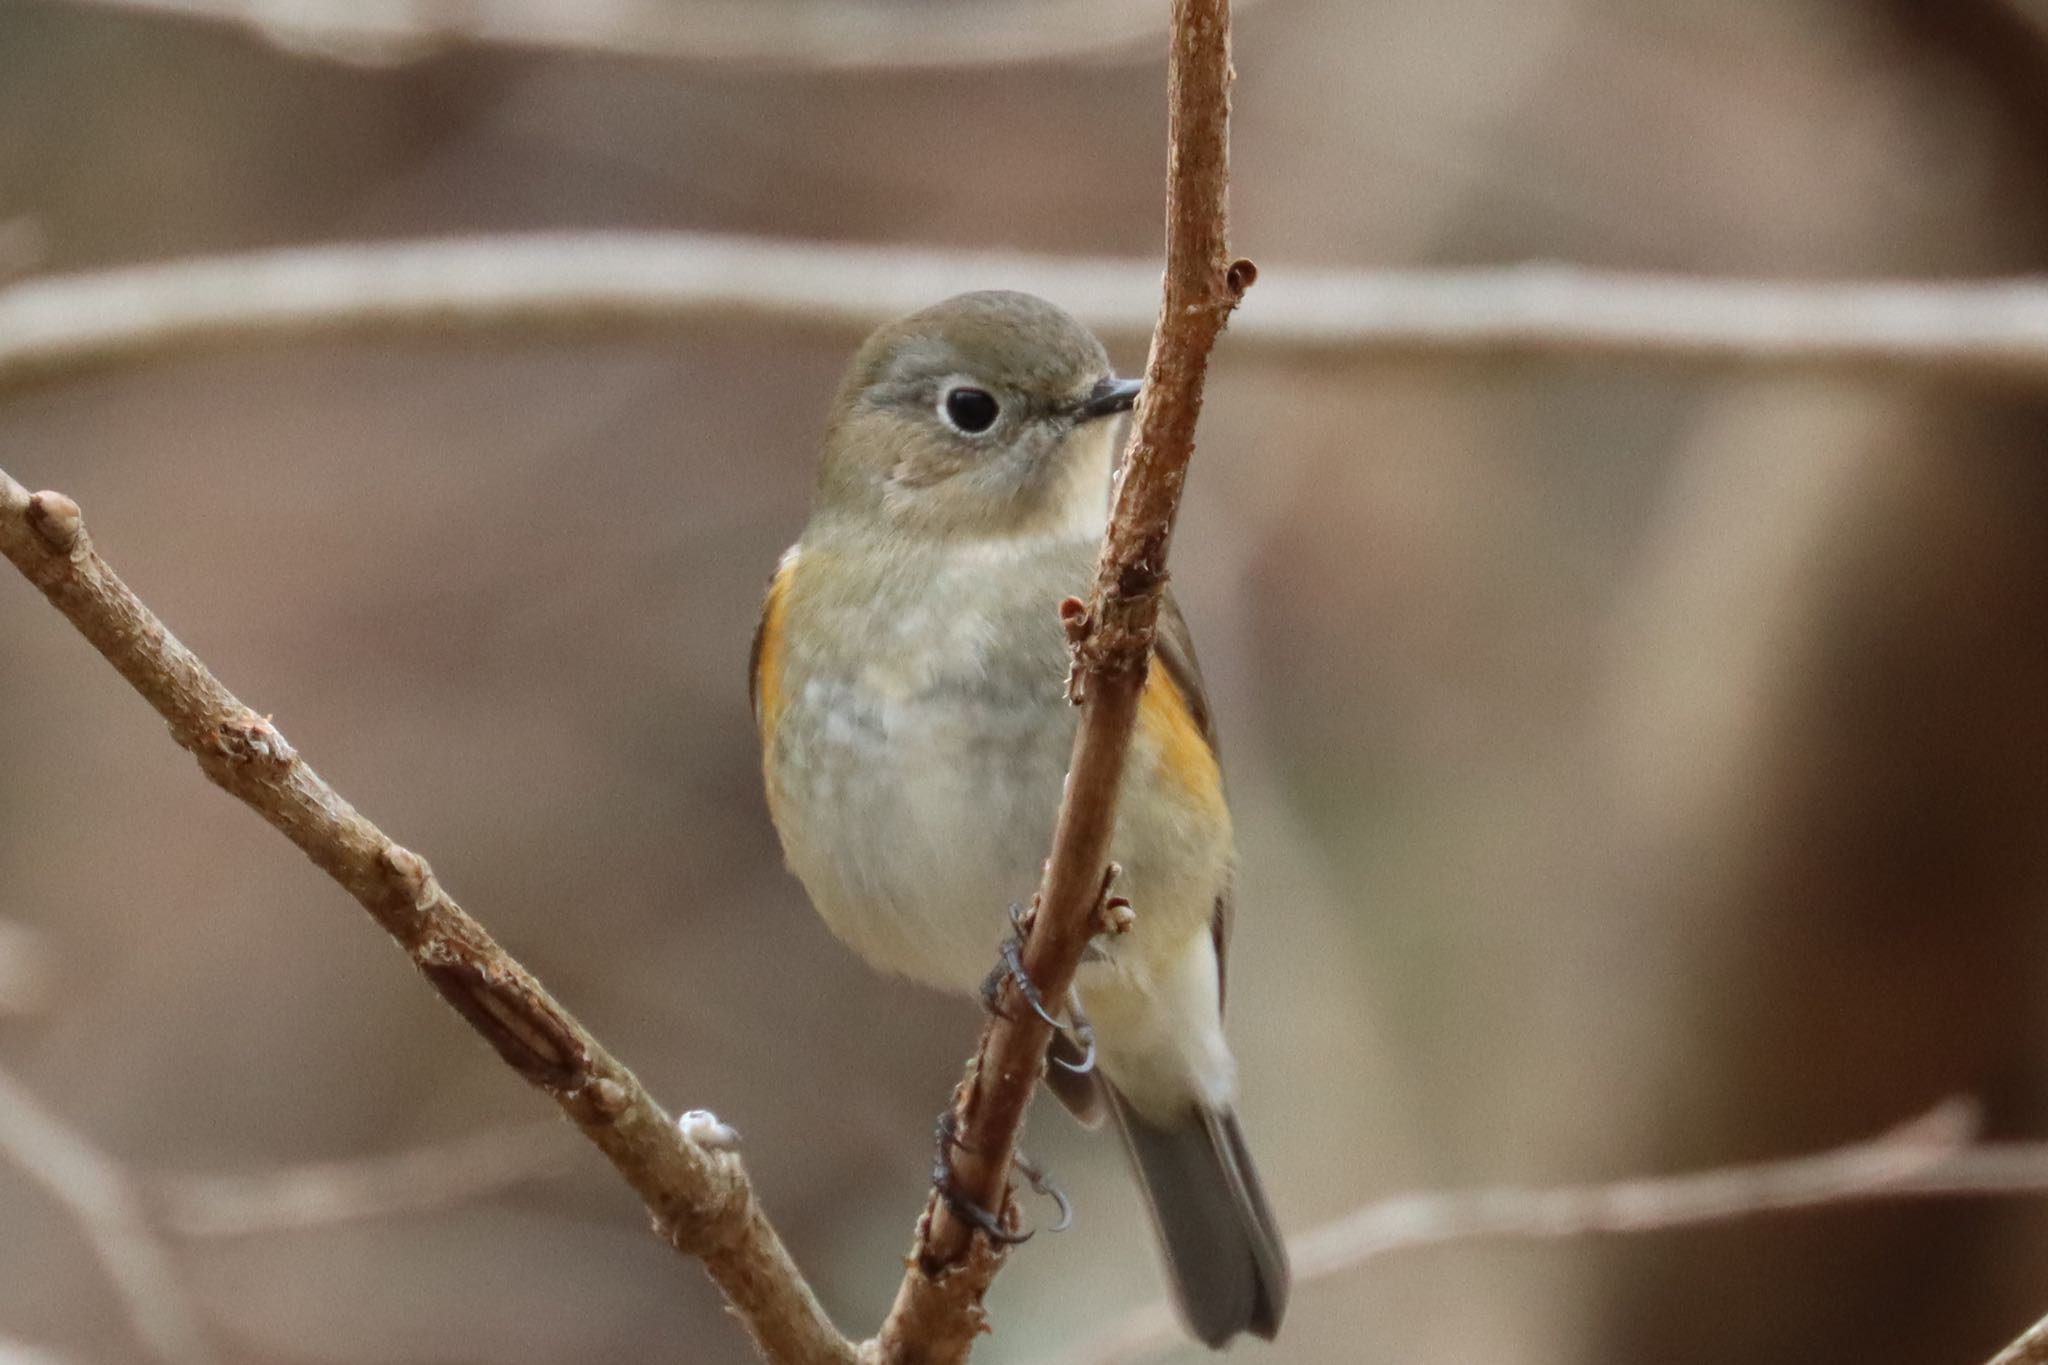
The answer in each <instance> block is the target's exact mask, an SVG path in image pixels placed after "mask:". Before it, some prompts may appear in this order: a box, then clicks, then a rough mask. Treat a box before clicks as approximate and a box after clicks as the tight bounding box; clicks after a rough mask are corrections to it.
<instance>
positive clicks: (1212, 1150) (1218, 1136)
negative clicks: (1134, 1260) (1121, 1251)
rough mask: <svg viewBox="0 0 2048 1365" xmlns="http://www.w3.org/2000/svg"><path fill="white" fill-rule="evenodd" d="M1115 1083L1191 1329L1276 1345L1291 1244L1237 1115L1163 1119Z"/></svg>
mask: <svg viewBox="0 0 2048 1365" xmlns="http://www.w3.org/2000/svg"><path fill="white" fill-rule="evenodd" d="M1106 1088H1107V1087H1106ZM1108 1089H1109V1093H1110V1097H1111V1106H1110V1107H1111V1110H1112V1112H1113V1113H1114V1114H1115V1115H1116V1123H1117V1128H1118V1130H1119V1131H1120V1132H1122V1134H1123V1138H1124V1146H1125V1147H1126V1148H1128V1149H1129V1150H1130V1153H1131V1161H1132V1164H1133V1165H1134V1166H1136V1167H1137V1171H1138V1183H1139V1185H1140V1186H1141V1187H1142V1188H1143V1189H1144V1191H1145V1203H1146V1204H1147V1205H1148V1206H1149V1207H1150V1209H1151V1210H1152V1224H1153V1226H1154V1227H1155V1228H1156V1229H1157V1230H1158V1233H1159V1245H1160V1247H1161V1248H1162V1249H1163V1250H1164V1251H1165V1253H1166V1273H1167V1278H1168V1279H1170V1280H1172V1282H1173V1297H1174V1299H1175V1301H1176V1302H1177V1303H1178V1304H1179V1305H1180V1313H1181V1317H1182V1319H1183V1320H1184V1321H1185V1322H1186V1323H1187V1325H1188V1329H1189V1330H1190V1331H1191V1332H1193V1333H1194V1334H1195V1336H1197V1337H1199V1338H1200V1339H1201V1340H1202V1341H1203V1342H1204V1343H1205V1344H1206V1345H1209V1346H1211V1347H1220V1346H1222V1345H1223V1344H1225V1343H1226V1342H1228V1341H1229V1340H1230V1339H1231V1338H1232V1337H1234V1336H1236V1335H1237V1334H1238V1333H1239V1332H1250V1333H1252V1334H1253V1335H1255V1336H1261V1337H1264V1338H1266V1340H1268V1341H1271V1340H1272V1339H1273V1334H1274V1333H1275V1332H1277V1331H1279V1330H1280V1318H1281V1315H1282V1314H1283V1313H1285V1312H1286V1311H1287V1280H1288V1275H1287V1249H1286V1247H1285V1245H1284V1244H1283V1243H1282V1241H1281V1238H1280V1229H1279V1227H1278V1226H1277V1225H1275V1223H1274V1222H1273V1212H1272V1210H1271V1209H1269V1208H1267V1207H1266V1195H1265V1191H1263V1190H1261V1189H1260V1188H1259V1175H1258V1172H1257V1171H1255V1170H1254V1169H1252V1160H1251V1156H1250V1154H1248V1153H1247V1152H1246V1151H1245V1147H1244V1134H1243V1133H1242V1132H1241V1131H1240V1130H1239V1128H1238V1126H1237V1116H1236V1115H1235V1114H1232V1113H1230V1112H1228V1111H1223V1112H1220V1113H1219V1112H1211V1111H1207V1110H1201V1109H1190V1110H1188V1111H1187V1113H1186V1114H1185V1115H1184V1116H1183V1117H1181V1118H1180V1119H1178V1120H1176V1121H1174V1122H1172V1123H1170V1124H1158V1123H1154V1122H1153V1121H1152V1120H1151V1119H1148V1118H1146V1117H1145V1116H1144V1115H1142V1114H1140V1113H1138V1112H1137V1111H1136V1110H1134V1109H1133V1108H1131V1105H1130V1103H1129V1101H1127V1100H1125V1099H1124V1097H1123V1096H1122V1095H1119V1094H1117V1093H1116V1091H1115V1089H1114V1088H1108Z"/></svg>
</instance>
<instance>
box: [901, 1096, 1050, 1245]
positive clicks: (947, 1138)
mask: <svg viewBox="0 0 2048 1365" xmlns="http://www.w3.org/2000/svg"><path fill="white" fill-rule="evenodd" d="M956 1147H958V1148H960V1149H961V1150H962V1151H965V1150H967V1148H966V1147H965V1145H964V1144H963V1143H962V1142H961V1141H960V1130H959V1128H958V1126H957V1125H956V1124H955V1122H954V1120H953V1111H952V1110H950V1109H948V1110H947V1111H946V1112H945V1113H943V1114H941V1115H939V1152H938V1158H937V1159H936V1160H935V1161H933V1163H932V1189H933V1191H934V1192H935V1193H936V1194H937V1195H938V1196H939V1198H940V1199H941V1200H943V1201H944V1202H945V1205H946V1207H947V1208H949V1209H951V1210H952V1211H953V1216H954V1217H955V1218H958V1219H959V1220H960V1221H961V1222H963V1223H965V1224H967V1225H968V1226H969V1227H971V1228H974V1229H975V1230H976V1231H978V1232H980V1233H981V1235H982V1236H984V1237H986V1238H988V1239H989V1241H991V1242H994V1243H995V1244H996V1245H997V1246H1006V1247H1009V1246H1016V1245H1017V1244H1018V1243H1019V1242H1028V1241H1030V1240H1031V1234H1032V1232H1033V1231H1034V1229H1031V1228H1025V1229H1024V1230H1023V1231H1021V1232H1020V1231H1017V1230H1016V1229H1014V1228H1012V1227H1010V1226H1009V1224H1008V1223H1006V1222H1005V1221H1004V1220H1003V1219H1002V1217H1001V1216H999V1215H997V1214H993V1213H990V1212H989V1211H988V1210H987V1209H985V1208H983V1207H982V1206H981V1205H979V1204H977V1203H975V1202H974V1201H973V1200H971V1199H969V1198H968V1197H967V1196H966V1195H964V1194H962V1193H960V1187H959V1185H958V1183H957V1182H955V1180H954V1179H953V1149H954V1148H956ZM1033 1188H1034V1189H1035V1188H1037V1187H1036V1185H1034V1186H1033ZM1065 1202H1066V1201H1065V1200H1061V1204H1062V1206H1063V1207H1064V1205H1065Z"/></svg>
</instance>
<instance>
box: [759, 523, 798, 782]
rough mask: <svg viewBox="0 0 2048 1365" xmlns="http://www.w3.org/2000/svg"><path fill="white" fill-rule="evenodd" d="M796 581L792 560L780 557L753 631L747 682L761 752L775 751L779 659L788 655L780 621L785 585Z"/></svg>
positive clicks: (780, 699)
mask: <svg viewBox="0 0 2048 1365" xmlns="http://www.w3.org/2000/svg"><path fill="white" fill-rule="evenodd" d="M795 577H796V556H795V555H785V556H783V559H782V563H781V564H780V565H779V566H778V567H777V568H776V570H775V579H774V581H773V582H771V583H770V584H769V585H768V601H767V602H766V603H765V604H763V606H762V608H761V624H760V626H759V628H757V629H756V630H755V631H754V657H753V661H752V669H751V671H750V676H749V678H748V680H747V682H748V691H749V693H750V694H751V695H752V697H753V702H754V722H755V724H757V725H759V726H760V727H761V747H762V749H763V751H764V752H773V750H774V748H775V725H776V722H777V721H779V720H781V719H782V709H783V707H784V705H785V704H787V702H788V700H789V694H788V693H787V692H786V691H785V690H784V689H783V685H782V664H783V659H784V658H785V657H786V655H787V654H788V651H789V640H788V637H787V635H786V634H785V633H784V618H786V617H787V616H788V615H789V585H790V581H791V580H792V579H794V578H795Z"/></svg>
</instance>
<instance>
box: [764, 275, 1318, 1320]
mask: <svg viewBox="0 0 2048 1365" xmlns="http://www.w3.org/2000/svg"><path fill="white" fill-rule="evenodd" d="M1135 392H1136V385H1135V384H1133V383H1131V382H1130V381H1124V380H1118V379H1117V378H1116V377H1115V376H1114V375H1113V374H1112V373H1111V370H1110V366H1109V361H1108V357H1107V355H1106V353H1105V352H1104V351H1103V349H1102V346H1101V343H1100V342H1098V341H1097V340H1096V339H1095V338H1094V336H1092V335H1091V334H1090V333H1089V332H1088V331H1087V330H1086V329H1085V328H1083V327H1082V326H1081V325H1080V324H1079V323H1078V322H1076V321H1075V320H1074V319H1073V318H1071V317H1070V316H1068V315H1067V314H1066V313H1064V312H1062V311H1061V310H1060V309H1058V308H1056V307H1054V306H1053V305H1051V304H1049V303H1046V302H1044V301H1043V300H1040V299H1036V298H1032V297H1030V296H1028V295H1023V294H1013V293H1002V292H993V291H992V292H985V293H977V294H965V295H962V296H960V297H958V298H955V299H950V300H948V301H946V302H945V303H942V304H939V305H937V306H936V307H933V308H929V309H926V310H925V311H923V312H921V313H917V314H914V315H912V316H911V317H908V318H905V319H903V320H902V321H900V322H896V323H892V324H890V325H888V326H886V327H883V328H881V329H880V330H879V331H877V332H876V333H875V334H874V335H873V336H872V337H870V338H869V339H868V341H867V342H866V344H865V345H863V346H862V347H861V349H860V351H859V352H858V353H857V354H856V355H855V356H854V358H853V361H852V363H851V364H850V365H849V367H848V369H847V374H846V377H845V379H844V381H843V382H842V383H841V385H840V388H839V391H838V394H837V396H836V398H835V399H834V402H833V405H832V412H831V416H830V419H829V421H828V424H827V428H826V435H825V443H824V453H823V458H822V460H821V462H820V465H819V473H818V483H817V495H816V500H815V503H814V505H813V509H812V514H811V518H810V522H809V524H808V525H807V526H806V527H805V528H804V532H803V535H802V536H801V538H800V539H799V540H798V541H797V543H796V544H795V545H794V546H792V547H791V548H790V550H789V551H788V553H786V554H785V555H784V556H783V560H782V563H781V566H780V567H779V569H778V570H777V572H776V575H775V579H774V582H773V584H772V586H771V588H770V591H769V596H768V601H767V604H766V607H765V609H764V611H763V614H762V620H761V628H760V631H759V632H758V635H757V638H756V641H755V647H754V659H753V667H752V687H753V696H754V710H755V715H756V718H757V720H758V722H759V726H760V731H761V739H762V751H763V761H762V767H763V774H764V777H765V779H766V783H767V789H768V799H769V806H770V810H771V812H772V813H773V816H774V819H775V824H776V829H777V831H778V833H779V834H780V836H781V839H782V845H783V850H784V853H785V855H786V856H787V859H788V861H789V865H790V867H791V869H792V870H793V871H795V873H796V874H797V876H798V878H799V879H800V880H801V881H802V882H803V884H804V887H805V889H806V890H807V891H808V892H809V894H810V897H811V900H812V902H813V904H815V905H816V907H817V909H818V912H819V914H820V915H821V916H822V917H823V918H824V920H825V922H826V923H827V925H829V926H830V927H831V928H832V930H833V931H834V932H835V933H837V934H838V935H839V936H840V937H841V938H842V939H844V940H845V941H846V942H847V943H848V944H850V945H851V946H852V947H853V948H854V949H855V950H856V951H857V952H859V953H860V954H861V955H862V956H863V957H865V958H867V959H868V960H869V961H870V962H872V963H874V964H875V965H876V966H879V967H881V968H883V969H885V970H888V971H891V972H895V973H898V974H900V975H903V976H907V977H910V978H913V979H916V980H920V981H923V982H926V983H928V984H931V985H935V986H938V987H941V988H944V989H949V990H955V991H974V990H976V989H977V988H978V987H979V985H980V983H981V981H982V980H983V978H984V977H985V976H986V975H987V973H988V971H989V969H990V968H991V966H992V965H993V964H994V963H995V961H996V959H997V952H998V949H999V946H1000V944H1001V941H1002V938H1003V936H1004V935H1005V934H1007V933H1008V932H1009V922H1008V915H1007V908H1008V907H1009V906H1011V905H1013V904H1016V903H1018V902H1020V901H1023V900H1026V899H1028V898H1029V896H1030V895H1031V892H1032V890H1033V888H1034V887H1035V886H1036V885H1037V881H1038V869H1039V865H1040V863H1041V862H1042V861H1043V859H1044V857H1045V851H1046V849H1047V847H1048V846H1049V845H1050V842H1051V835H1052V826H1053V820H1054V816H1055V814H1056V812H1057V809H1058V805H1059V800H1060V793H1061V784H1062V782H1063V780H1064V777H1065V772H1066V764H1067V760H1068V757H1069V754H1070V752H1071V749H1072V745H1073V736H1074V727H1075V723H1076V720H1075V713H1074V710H1073V708H1072V707H1071V706H1069V705H1068V704H1067V702H1066V699H1065V692H1064V681H1065V677H1066V667H1067V656H1066V645H1065V639H1064V636H1063V634H1062V631H1061V628H1060V625H1059V621H1058V617H1057V606H1058V604H1059V602H1060V601H1061V600H1062V599H1063V598H1065V597H1067V596H1069V595H1077V594H1084V593H1085V592H1086V590H1087V587H1088V584H1089V582H1090V580H1091V577H1092V573H1093V568H1094V560H1095V555H1096V551H1097V547H1098V546H1099V544H1100V540H1101V535H1102V529H1103V523H1104V518H1105V512H1106V501H1107V490H1108V481H1109V472H1110V462H1111V456H1112V445H1111V442H1112V440H1113V436H1114V427H1115V425H1116V424H1115V422H1114V421H1113V420H1110V419H1112V418H1113V417H1114V416H1115V415H1116V414H1117V413H1120V412H1122V411H1125V410H1127V409H1128V408H1129V407H1130V404H1131V401H1132V398H1133V396H1134V395H1135ZM1158 660H1159V662H1160V664H1161V666H1160V667H1158V668H1155V669H1154V670H1153V671H1152V674H1151V676H1150V678H1149V680H1148V682H1147V684H1146V690H1145V693H1144V696H1143V699H1142V702H1141V706H1140V713H1139V721H1138V725H1137V728H1136V732H1135V734H1134V735H1133V739H1132V748H1131V754H1130V760H1129V763H1128V765H1127V769H1126V775H1125V779H1124V788H1123V792H1122V800H1121V803H1120V812H1119V816H1118V821H1117V829H1116V834H1115V838H1114V841H1113V843H1112V851H1113V855H1114V857H1115V858H1116V860H1117V862H1118V863H1119V865H1120V866H1121V867H1122V869H1123V878H1122V881H1121V882H1120V883H1119V889H1120V890H1121V892H1122V893H1123V894H1124V895H1126V896H1128V897H1129V899H1130V901H1131V902H1132V906H1133V909H1134V910H1135V912H1136V923H1135V926H1134V927H1133V929H1132V930H1131V932H1130V933H1128V934H1126V935H1122V936H1119V937H1118V938H1116V939H1115V940H1113V941H1109V942H1105V943H1104V944H1102V945H1101V948H1102V951H1101V953H1100V954H1099V955H1098V958H1097V960H1092V961H1090V962H1087V963H1085V964H1084V965H1083V967H1082V969H1081V971H1080V973H1079V975H1078V977H1077V978H1076V982H1075V989H1074V994H1075V997H1076V1003H1077V1004H1078V1006H1079V1008H1080V1009H1081V1010H1082V1011H1084V1012H1085V1013H1086V1015H1087V1016H1088V1018H1089V1020H1090V1021H1091V1023H1092V1024H1093V1026H1094V1029H1095V1033H1096V1036H1097V1039H1098V1043H1099V1048H1100V1069H1099V1072H1098V1073H1097V1074H1098V1076H1099V1078H1100V1084H1097V1083H1095V1082H1094V1081H1093V1080H1091V1079H1082V1080H1072V1079H1064V1078H1062V1076H1061V1075H1056V1084H1055V1086H1054V1088H1055V1089H1056V1090H1057V1091H1058V1092H1059V1093H1060V1095H1061V1098H1062V1099H1063V1100H1064V1101H1065V1102H1066V1103H1067V1104H1068V1105H1069V1107H1070V1108H1072V1109H1074V1110H1075V1112H1076V1113H1077V1114H1078V1115H1079V1116H1081V1117H1082V1118H1083V1120H1084V1121H1089V1120H1091V1119H1092V1120H1093V1121H1098V1122H1099V1121H1100V1119H1101V1117H1102V1116H1103V1115H1104V1114H1108V1115H1109V1116H1111V1117H1113V1118H1114V1120H1115V1122H1116V1126H1117V1129H1118V1131H1119V1132H1120V1133H1121V1134H1122V1136H1123V1138H1124V1141H1125V1144H1126V1146H1127V1147H1128V1148H1129V1150H1130V1152H1131V1155H1132V1158H1133V1164H1134V1166H1135V1168H1136V1170H1137V1173H1138V1175H1139V1179H1140V1184H1141V1186H1142V1187H1143V1189H1144V1192H1145V1196H1146V1201H1147V1204H1148V1206H1149V1208H1150V1210H1151V1212H1152V1216H1153V1220H1154V1222H1155V1224H1156V1226H1157V1228H1158V1231H1159V1234H1160V1242H1161V1246H1162V1248H1163V1250H1164V1253H1165V1256H1166V1261H1167V1267H1168V1271H1169V1278H1170V1279H1171V1280H1172V1282H1173V1285H1174V1289H1175V1298H1176V1300H1177V1302H1178V1303H1179V1305H1180V1307H1181V1311H1182V1313H1183V1315H1184V1317H1185V1318H1186V1320H1187V1322H1188V1324H1189V1326H1190V1328H1191V1330H1192V1331H1193V1332H1194V1333H1195V1335H1196V1336H1198V1337H1199V1338H1201V1339H1202V1340H1203V1341H1205V1342H1208V1343H1209V1344H1211V1345H1221V1344H1223V1343H1224V1342H1226V1341H1228V1340H1229V1339H1230V1338H1231V1337H1232V1336H1234V1335H1236V1334H1237V1333H1239V1332H1244V1331H1249V1332H1254V1333H1256V1334H1258V1335H1261V1336H1267V1337H1270V1336H1272V1335H1273V1333H1274V1332H1275V1331H1276V1330H1277V1329H1278V1327H1279V1323H1280V1318H1281V1315H1282V1313H1283V1311H1284V1309H1285V1306H1286V1297H1287V1265H1286V1259H1285V1254H1284V1250H1283V1247H1282V1244H1281V1240H1280V1236H1279V1232H1278V1229H1277V1227H1276V1226H1275V1224H1274V1221H1273V1217H1272V1213H1271V1211H1270V1209H1269V1208H1268V1207H1267V1204H1266V1200H1265V1197H1264V1195H1263V1193H1262V1192H1261V1190H1260V1187H1259V1182H1258V1177H1257V1174H1256V1173H1255V1171H1254V1170H1253V1168H1252V1164H1251V1160H1250V1157H1249V1155H1248V1154H1247V1152H1246V1150H1245V1145H1244V1138H1243V1134H1242V1131H1241V1129H1240V1127H1239V1125H1238V1122H1237V1119H1236V1117H1235V1112H1234V1105H1235V1101H1236V1096H1237V1078H1236V1068H1235V1063H1234V1061H1233V1060H1232V1058H1231V1055H1230V1051H1229V1048H1228V1046H1227V1044H1226V1043H1225V1041H1224V1036H1223V1020H1222V1006H1223V979H1224V970H1223V959H1224V953H1225V950H1226V949H1227V947H1228V939H1229V930H1230V919H1231V905H1232V902H1233V897H1234V882H1235V852H1234V846H1233V840H1232V834H1231V825H1230V810H1229V805H1228V802H1227V801H1226V799H1225V796H1224V791H1223V781H1222V772H1221V768H1220V765H1219V761H1218V758H1217V751H1216V745H1215V731H1214V727H1213V724H1212V723H1211V720H1210V715H1209V707H1208V702H1207V698H1206V696H1205V695H1204V693H1203V690H1202V682H1201V674H1200V671H1199V669H1198V667H1197V665H1196V663H1195V656H1194V651H1193V648H1192V645H1191V643H1190V641H1189V638H1188V632H1187V627H1186V623H1185V622H1184V621H1183V620H1182V618H1181V616H1180V613H1179V611H1178V610H1177V609H1176V608H1175V607H1174V605H1173V603H1172V600H1171V598H1170V597H1169V599H1168V601H1167V603H1166V607H1165V610H1164V612H1163V613H1162V617H1161V624H1160V639H1159V646H1158ZM1055 1071H1056V1072H1057V1069H1055Z"/></svg>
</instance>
